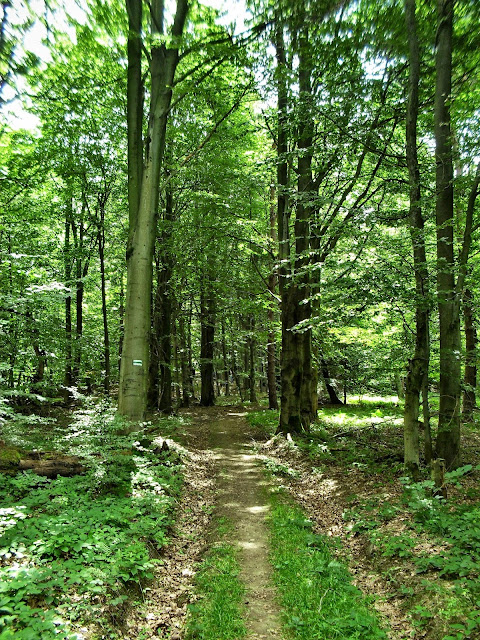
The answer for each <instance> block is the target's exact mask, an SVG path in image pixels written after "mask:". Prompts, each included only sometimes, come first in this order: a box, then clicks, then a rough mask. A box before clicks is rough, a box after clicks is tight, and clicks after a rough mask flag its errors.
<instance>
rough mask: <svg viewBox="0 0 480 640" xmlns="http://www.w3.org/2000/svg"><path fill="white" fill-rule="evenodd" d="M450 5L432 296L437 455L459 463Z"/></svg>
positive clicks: (442, 22) (441, 5) (438, 91)
mask: <svg viewBox="0 0 480 640" xmlns="http://www.w3.org/2000/svg"><path fill="white" fill-rule="evenodd" d="M452 36H453V0H437V41H436V46H437V51H436V88H435V156H436V224H437V292H438V312H439V319H440V407H439V418H438V435H437V443H436V449H437V456H438V457H439V458H443V459H444V460H445V465H446V468H447V470H448V469H452V468H454V467H456V466H458V465H459V464H460V313H459V299H458V295H457V293H456V287H455V254H454V244H453V243H454V218H453V214H454V210H453V162H452V133H451V126H450V121H451V119H450V104H451V91H452Z"/></svg>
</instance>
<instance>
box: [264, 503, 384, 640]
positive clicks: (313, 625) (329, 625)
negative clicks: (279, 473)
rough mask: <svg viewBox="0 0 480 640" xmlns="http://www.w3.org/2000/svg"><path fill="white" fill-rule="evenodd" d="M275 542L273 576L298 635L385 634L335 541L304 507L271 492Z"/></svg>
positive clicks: (370, 637) (287, 624)
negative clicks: (316, 525) (338, 557)
mask: <svg viewBox="0 0 480 640" xmlns="http://www.w3.org/2000/svg"><path fill="white" fill-rule="evenodd" d="M272 500H273V509H272V516H271V546H272V562H273V565H274V580H275V583H276V585H277V587H278V590H279V594H280V596H279V597H280V602H281V605H282V607H283V622H284V628H285V631H286V633H287V635H288V637H289V638H292V639H293V640H317V639H318V640H324V639H325V638H329V639H331V640H334V639H335V638H338V639H342V640H348V639H351V640H353V639H356V640H374V639H375V638H386V637H387V635H386V633H385V632H384V631H383V630H382V629H381V628H380V625H379V623H378V621H377V619H376V616H375V614H374V613H372V612H371V610H370V609H369V608H368V606H367V604H366V602H365V599H364V598H363V596H362V594H361V592H360V591H359V590H358V589H357V588H356V587H355V586H353V585H352V583H351V579H350V575H349V573H348V571H347V569H346V568H345V566H344V565H343V564H341V563H340V562H339V561H338V560H336V559H335V557H334V556H333V555H332V545H331V542H330V541H329V540H328V539H327V538H326V537H325V536H321V535H317V534H315V533H314V532H313V526H312V523H311V521H310V520H308V519H307V518H306V517H305V515H304V513H303V512H302V510H301V509H299V508H298V507H296V506H293V505H292V504H291V503H289V502H287V501H286V498H284V497H283V496H280V495H278V494H276V495H274V496H273V497H272Z"/></svg>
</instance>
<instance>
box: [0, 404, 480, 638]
mask: <svg viewBox="0 0 480 640" xmlns="http://www.w3.org/2000/svg"><path fill="white" fill-rule="evenodd" d="M114 413H115V408H114V407H112V406H110V405H108V406H107V405H104V406H102V405H99V406H96V405H95V404H93V405H92V407H91V408H88V407H87V408H84V409H80V410H79V411H77V413H76V414H75V415H76V417H74V419H73V422H72V418H71V416H70V418H69V416H67V414H66V413H65V414H64V413H63V412H60V413H59V414H58V415H57V416H56V417H55V418H54V417H50V418H49V420H50V422H49V423H48V428H49V429H50V431H49V435H48V436H47V437H48V438H49V442H50V444H54V445H55V448H56V449H57V450H58V451H64V452H65V453H69V452H72V451H71V449H70V448H69V447H71V445H72V443H73V444H75V442H78V444H77V445H75V446H76V447H77V448H76V449H75V447H74V450H73V453H80V455H85V456H86V458H85V459H86V460H87V462H88V461H89V462H88V464H89V465H90V466H91V470H90V471H88V472H87V474H86V475H77V476H75V477H72V478H58V479H56V480H49V481H47V480H45V479H43V478H38V477H37V476H35V475H31V473H30V475H28V474H27V475H22V474H20V475H18V476H7V478H8V482H7V481H6V483H5V487H4V488H3V489H4V492H3V494H2V495H1V496H0V497H2V500H3V502H4V503H5V505H4V506H5V507H6V508H4V509H3V510H1V511H2V513H3V512H5V513H4V518H5V522H3V525H4V527H5V532H4V534H3V536H4V537H3V538H2V544H3V545H7V547H8V548H9V549H10V551H8V548H6V549H3V550H1V549H0V552H1V553H0V559H1V558H3V560H2V561H0V571H3V572H4V573H3V574H2V575H4V577H5V578H9V577H10V576H14V575H15V576H17V577H16V578H14V579H13V581H12V582H11V583H10V584H8V583H7V582H4V584H3V586H0V610H1V611H0V614H2V615H5V612H6V613H7V617H5V618H2V617H1V615H0V636H1V637H2V638H3V637H4V636H3V635H2V634H3V633H4V631H2V629H3V628H4V627H2V625H5V624H6V625H7V627H6V628H7V629H8V619H9V618H8V615H13V616H14V617H13V618H10V619H11V620H14V621H15V624H16V625H18V629H20V628H25V633H27V632H28V629H36V626H35V625H36V624H37V623H36V622H35V620H36V619H38V613H39V612H40V613H41V610H40V609H37V608H35V607H38V605H40V606H42V605H41V602H42V598H45V602H47V603H48V602H52V604H54V603H55V602H56V601H57V600H58V601H59V603H60V606H59V607H57V605H56V604H55V605H54V606H55V607H57V611H59V612H60V613H61V615H62V616H63V618H64V619H65V618H66V617H69V618H70V620H71V621H72V623H71V626H70V629H71V631H72V632H74V634H76V635H73V636H72V635H69V634H68V633H66V635H65V636H63V635H61V636H57V632H56V631H52V629H53V627H52V624H53V625H57V622H55V620H54V618H52V619H51V620H49V619H46V618H45V619H43V618H42V620H44V621H43V622H42V624H43V625H44V627H43V629H44V630H42V629H41V627H40V623H38V629H37V630H36V631H35V633H37V635H35V633H34V634H33V635H30V636H28V633H27V635H25V636H24V635H22V633H24V632H20V635H18V637H19V638H20V637H22V638H23V637H25V638H26V637H27V636H28V637H29V638H30V637H31V638H35V639H37V638H42V640H43V639H44V638H49V639H50V637H52V638H54V637H62V638H63V637H65V638H67V637H68V638H70V637H76V638H78V639H80V640H100V639H107V638H123V639H124V640H127V639H130V638H132V639H133V638H135V639H140V640H150V639H153V638H164V639H165V640H167V639H168V640H240V639H241V638H246V639H248V640H284V639H287V638H288V639H289V640H312V639H313V638H319V639H323V638H324V639H325V640H333V639H337V638H338V639H339V640H343V639H344V638H345V639H347V638H352V639H353V638H355V639H357V640H373V639H374V638H389V639H390V640H407V639H414V640H475V639H476V640H478V639H479V638H480V582H479V576H480V486H479V484H480V483H479V477H480V473H479V472H480V467H479V466H476V464H477V462H478V459H479V456H480V438H479V436H478V432H477V430H476V428H475V425H473V426H472V427H468V426H466V427H465V428H464V430H463V441H462V447H463V451H464V466H463V467H462V468H461V469H459V470H458V471H455V472H452V473H451V474H447V477H446V483H447V486H446V490H447V491H448V499H447V500H443V499H440V500H439V499H437V498H434V497H432V486H431V481H430V480H429V478H428V473H427V471H426V470H425V472H424V477H423V478H422V479H421V480H420V481H419V482H413V481H412V480H411V479H409V478H405V477H404V469H403V463H402V443H403V438H402V408H401V407H399V406H398V405H397V403H396V402H395V401H392V400H388V399H375V400H368V399H365V400H360V401H359V402H357V403H355V404H351V405H349V406H347V407H344V406H342V407H323V408H321V409H320V411H319V419H318V422H317V423H316V424H315V425H314V426H313V427H312V431H311V433H310V434H307V435H306V436H304V437H301V438H300V437H298V438H295V439H294V440H292V438H287V439H286V438H284V437H281V436H275V435H273V434H274V431H275V427H276V424H277V420H278V415H277V413H276V412H272V411H268V410H265V409H260V408H259V407H253V406H249V407H244V406H236V405H231V406H217V407H212V408H199V407H194V408H192V409H189V410H182V411H181V412H180V413H179V415H178V416H177V417H173V418H159V419H158V420H156V418H152V421H151V422H149V423H147V424H146V431H145V434H146V435H147V438H146V440H145V441H144V440H143V439H142V438H143V436H142V437H140V436H138V437H139V438H140V444H139V443H138V442H137V443H135V444H134V445H130V444H128V442H127V439H126V440H125V442H124V443H123V441H122V440H118V437H117V436H115V437H114V439H113V440H112V442H111V444H108V443H107V441H106V440H105V434H108V433H116V429H117V427H116V423H115V419H116V418H115V415H114ZM32 420H33V419H32V417H31V416H27V417H26V418H25V421H24V422H23V423H21V424H20V426H12V427H11V430H10V431H8V430H7V429H6V428H4V429H3V436H4V437H5V440H6V441H9V442H11V443H13V444H15V442H23V443H24V444H25V443H27V444H28V446H27V449H35V448H38V446H39V442H40V440H39V441H38V442H37V441H36V439H35V438H36V436H35V433H36V429H37V428H38V433H39V438H40V439H41V438H42V437H44V435H45V433H46V432H45V426H44V425H43V423H42V422H41V421H40V420H39V423H38V427H34V428H32V424H34V423H32ZM52 421H53V422H52ZM22 424H23V425H24V426H23V427H22ZM46 424H47V423H46ZM22 429H23V431H22ZM169 430H170V431H169ZM160 436H163V437H165V436H168V437H169V439H168V440H167V442H168V444H169V447H170V452H169V453H168V454H167V455H166V457H165V458H162V454H161V451H160V450H159V449H158V442H162V439H161V437H160ZM115 438H116V439H115ZM30 440H31V441H30ZM27 441H28V442H27ZM62 443H63V444H62ZM68 443H69V444H68ZM40 444H41V442H40ZM132 446H133V449H131V447H132ZM135 447H136V448H135ZM145 447H147V448H146V449H145ZM100 451H101V452H102V454H101V455H100V453H99V452H100ZM159 451H160V454H159V453H158V452H159ZM132 452H133V459H134V460H136V463H135V464H136V465H137V471H136V472H132V471H131V458H130V457H129V455H126V454H129V453H132ZM178 474H181V476H182V477H183V488H182V490H181V491H180V485H179V484H178V483H177V481H176V478H179V475H178ZM177 484H178V486H177ZM0 489H1V487H0ZM0 493H1V491H0ZM279 501H280V502H281V503H282V504H285V505H286V507H285V508H286V509H290V515H289V516H288V517H287V518H286V519H285V518H284V521H283V522H281V523H280V524H278V523H277V525H278V526H277V525H276V524H275V522H276V518H277V519H278V517H277V515H276V514H277V511H278V503H279ZM16 505H24V506H16ZM289 505H290V506H289ZM295 505H298V507H300V509H301V510H302V511H298V509H297V507H296V506H295ZM152 508H153V509H154V510H156V512H157V514H158V515H155V513H153V512H152ZM295 509H297V511H296V512H294V511H293V510H295ZM15 514H18V515H15ZM17 518H18V519H17ZM92 518H95V520H93V519H92ZM93 522H95V524H94V525H92V523H93ZM1 524H2V522H0V525H1ZM297 525H298V526H297ZM92 526H93V528H92ZM113 526H115V527H117V529H116V530H115V531H116V533H115V532H114V530H113V529H112V527H113ZM275 526H277V533H276V534H275ZM295 526H297V533H298V530H302V531H303V533H302V531H300V533H301V535H303V542H299V540H300V538H295V541H293V539H294V537H295V536H296V535H297V533H295V530H294V528H295ZM278 531H280V534H281V533H282V532H283V533H284V534H285V536H284V537H286V538H291V540H290V542H292V544H293V546H290V550H288V551H285V552H284V556H283V558H282V557H281V555H280V554H281V550H280V549H279V548H277V547H281V545H282V544H283V542H282V539H281V535H280V537H279V534H278ZM112 535H113V536H114V538H115V539H116V540H118V542H116V543H115V544H113V542H112V543H111V541H110V539H111V538H112ZM275 535H276V536H277V537H276V538H275ZM167 536H168V537H167ZM39 539H40V540H42V544H41V545H40V546H38V545H39V543H38V540H39ZM274 540H275V542H274ZM137 541H138V542H137ZM140 541H143V542H142V544H145V545H147V547H149V548H150V549H151V550H150V558H151V560H153V561H149V560H148V555H145V553H146V551H142V550H141V548H140V547H139V546H138V544H139V543H140ZM287 542H288V540H287ZM110 543H111V544H112V545H113V546H110V547H109V546H108V545H110ZM302 545H303V547H305V548H304V549H303V550H302ZM0 546H2V545H0ZM323 546H325V547H326V548H327V549H326V551H325V549H323ZM25 548H26V550H25ZM142 548H144V547H142ZM99 549H100V553H99V552H98V550H99ZM103 549H104V551H102V550H103ZM285 549H287V547H285ZM22 550H23V551H22ZM94 550H96V551H95V553H93V551H94ZM7 551H8V553H7ZM324 552H325V553H326V555H323V556H321V553H324ZM92 553H93V555H92ZM289 554H290V555H289ZM292 554H293V555H295V556H298V558H299V559H300V560H299V562H300V565H298V564H297V565H296V566H295V565H294V563H293V562H292V563H290V561H289V558H290V557H291V555H292ZM302 554H303V555H302ZM29 555H31V556H32V558H33V560H32V561H30V560H28V557H29ZM314 556H315V558H316V559H315V558H314ZM312 559H314V560H315V562H316V565H315V563H314V565H312V566H311V567H310V568H308V567H307V564H308V563H309V562H310V560H312ZM27 560H28V562H29V563H30V564H27ZM12 562H13V565H12ZM302 563H304V564H302ZM287 565H291V566H290V567H289V566H287ZM1 567H3V568H1ZM19 569H20V570H21V573H18V571H19ZM289 570H290V575H288V571H289ZM282 571H283V573H282ZM12 572H13V573H12ZM292 572H293V573H292ZM80 575H82V576H83V575H84V576H85V577H84V578H82V581H83V582H82V583H79V582H78V579H79V576H80ZM62 576H64V577H62ZM99 576H101V580H102V582H101V583H100V582H98V580H99ZM2 579H3V578H2ZM119 579H121V580H122V581H123V584H124V585H125V586H124V587H123V588H120V591H118V585H119ZM32 580H33V582H32ZM288 581H290V583H292V584H291V585H290V587H291V593H290V595H289V594H288V593H287V592H286V591H285V589H287V590H288V585H287V586H286V583H287V582H288ZM350 582H353V585H355V587H356V589H353V591H355V593H353V592H352V587H350V586H348V585H350ZM341 583H345V584H346V585H347V586H346V587H345V588H344V591H343V592H340V591H339V592H338V593H337V591H336V588H337V586H338V585H340V587H341ZM77 584H82V588H83V586H84V587H85V589H86V590H87V589H88V594H89V595H87V593H85V595H84V596H82V591H81V590H80V589H77V587H76V586H75V585H77ZM100 584H101V585H103V586H100ZM32 585H33V586H32ZM35 585H37V586H35ZM69 585H70V586H69ZM72 588H73V592H72ZM342 588H343V587H342ZM302 589H303V591H302ZM315 589H317V591H318V595H319V599H317V601H315V600H314V599H312V598H313V595H312V594H313V593H314V591H315ZM67 591H68V592H71V593H72V595H73V598H72V597H70V596H68V598H69V599H68V598H67ZM102 591H103V592H104V595H103V596H102V595H97V594H101V592H102ZM2 594H4V599H3V600H2ZM62 594H64V595H62ZM109 594H111V595H109ZM345 594H347V595H346V596H345ZM5 597H6V598H7V599H6V600H5ZM331 597H332V598H333V603H331V604H332V609H329V606H330V604H329V603H328V599H329V598H331ZM47 598H49V599H47ZM22 603H23V604H22ZM43 606H44V605H43ZM2 607H3V609H2ZM32 607H33V608H32ZM89 607H90V610H91V611H92V613H94V615H93V616H90V619H88V616H87V617H85V613H84V612H85V611H88V610H89ZM209 607H210V610H208V611H207V609H208V608H209ZM302 607H303V609H302ZM342 607H343V609H342ZM12 611H13V613H12ZM2 612H3V613H2ZM309 616H310V617H309ZM335 616H337V618H336V617H335ZM317 622H318V625H319V626H318V627H316V628H314V626H312V625H315V624H317ZM322 625H323V626H322ZM328 625H330V627H329V626H328ZM342 625H346V626H345V627H342ZM329 629H331V631H329ZM30 633H33V632H32V631H30ZM10 637H12V638H13V637H17V636H16V635H15V633H14V634H13V635H6V636H5V638H10Z"/></svg>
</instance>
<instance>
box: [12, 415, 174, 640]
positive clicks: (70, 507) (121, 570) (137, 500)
mask: <svg viewBox="0 0 480 640" xmlns="http://www.w3.org/2000/svg"><path fill="white" fill-rule="evenodd" d="M22 425H23V423H22V422H20V423H19V424H17V425H15V424H10V425H9V429H8V431H9V434H10V435H11V436H15V437H11V441H19V440H20V441H22V440H23V441H24V442H27V443H28V444H31V443H32V440H31V439H30V440H29V438H28V434H23V433H22V428H23V427H22ZM123 427H124V425H123V424H121V423H119V421H118V419H117V418H116V416H115V409H114V408H113V407H110V406H107V405H101V406H98V405H97V406H94V405H91V406H88V407H85V408H84V409H82V410H80V411H78V412H76V414H75V415H74V420H73V421H72V423H71V425H70V426H68V427H67V426H66V425H64V428H63V437H60V430H57V431H56V433H55V445H56V448H60V447H62V448H63V450H64V451H66V452H67V451H68V452H69V453H76V454H80V455H82V456H83V458H84V460H85V464H86V467H87V471H86V473H85V474H84V475H78V476H75V477H72V478H63V477H58V478H56V479H47V478H43V477H40V476H36V475H35V474H34V473H32V472H24V473H20V474H17V475H15V476H3V477H2V483H1V486H0V638H1V639H2V640H7V639H9V638H16V639H19V640H20V639H25V640H37V639H38V640H40V639H41V640H49V639H50V638H52V639H53V638H56V639H61V638H71V637H75V636H74V635H72V634H73V631H72V629H75V627H77V626H81V625H82V621H88V622H91V621H92V619H94V620H96V621H97V622H98V623H99V624H100V625H101V626H102V627H103V629H108V630H109V631H108V633H109V634H114V630H115V627H116V626H117V625H121V623H122V620H121V617H122V614H123V613H124V612H125V606H126V605H125V603H126V602H127V601H128V600H130V599H131V598H132V596H134V594H135V592H136V591H137V592H138V590H139V586H140V587H141V586H142V585H144V584H145V582H146V581H148V580H149V579H150V578H151V577H152V569H153V565H154V562H155V558H156V556H158V551H159V550H160V549H161V548H162V546H163V545H164V544H165V543H166V541H167V539H168V538H167V536H168V529H169V526H170V524H171V523H172V519H173V514H174V511H173V509H174V505H175V502H176V499H177V498H178V496H179V494H180V490H181V486H182V477H181V466H180V464H179V460H178V457H177V456H176V454H172V455H170V454H161V455H159V454H158V453H155V452H154V451H153V449H154V447H155V445H154V443H152V441H151V438H148V437H145V433H141V432H140V433H139V432H136V433H132V434H129V435H119V433H120V434H121V432H122V428H123ZM5 431H6V430H5ZM5 431H4V433H5ZM24 435H25V437H23V436H24ZM48 435H49V433H48V430H47V431H46V432H44V434H43V442H42V441H41V430H40V429H36V433H35V443H38V444H40V445H41V447H42V448H51V445H52V443H51V442H49V441H48ZM139 440H140V441H141V442H139ZM109 637H114V636H109Z"/></svg>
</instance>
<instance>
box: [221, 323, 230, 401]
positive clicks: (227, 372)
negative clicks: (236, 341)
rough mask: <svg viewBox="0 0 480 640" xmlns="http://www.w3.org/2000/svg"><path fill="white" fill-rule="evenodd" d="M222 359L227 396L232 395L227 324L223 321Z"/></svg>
mask: <svg viewBox="0 0 480 640" xmlns="http://www.w3.org/2000/svg"><path fill="white" fill-rule="evenodd" d="M222 357H223V378H224V381H225V395H226V396H229V395H230V367H229V365H228V358H227V341H226V340H225V322H224V321H223V320H222Z"/></svg>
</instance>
